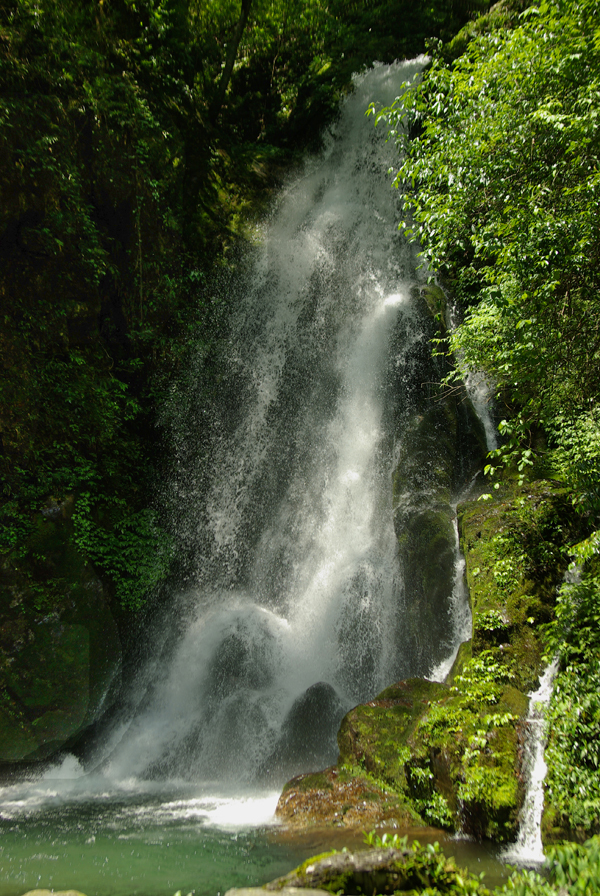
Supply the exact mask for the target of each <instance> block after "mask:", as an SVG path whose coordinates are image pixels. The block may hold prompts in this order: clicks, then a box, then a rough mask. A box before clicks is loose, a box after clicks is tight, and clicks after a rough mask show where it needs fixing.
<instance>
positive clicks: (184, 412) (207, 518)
mask: <svg viewBox="0 0 600 896" xmlns="http://www.w3.org/2000/svg"><path fill="white" fill-rule="evenodd" d="M421 65H422V61H417V62H411V63H401V64H397V65H394V66H391V67H388V66H377V67H376V68H375V69H374V70H372V71H371V72H369V73H368V74H367V75H365V76H362V77H360V78H358V79H357V81H356V89H355V91H354V93H353V94H352V95H351V96H350V97H349V99H348V100H347V101H346V103H345V104H344V106H343V108H342V112H341V116H340V120H339V122H338V124H337V126H336V129H335V132H334V134H333V135H332V136H331V138H330V139H329V141H328V145H327V147H326V150H325V152H324V154H323V155H322V156H321V157H320V158H319V159H318V160H313V161H311V162H310V163H309V164H308V165H307V167H306V169H305V170H304V172H303V173H302V175H301V176H300V177H299V178H297V179H296V180H295V181H294V182H293V183H292V184H290V186H289V187H288V188H287V189H286V190H285V191H284V192H283V194H282V197H281V199H280V202H279V204H278V206H277V208H276V209H275V211H274V213H273V215H272V218H271V219H270V220H269V221H268V222H267V223H266V225H265V227H264V230H263V232H262V235H261V241H260V244H259V245H258V246H257V248H256V249H255V251H254V252H253V253H251V258H250V260H248V261H247V262H246V263H245V275H244V276H243V277H242V279H241V280H240V282H239V283H237V284H236V285H235V290H236V296H237V298H236V301H235V302H232V305H233V307H234V313H233V315H232V323H231V333H230V337H229V343H228V350H227V352H226V357H225V358H224V359H223V361H222V376H221V387H220V388H221V392H220V393H219V396H218V400H217V401H216V402H214V403H213V404H214V406H215V407H214V412H213V413H212V416H211V417H210V426H207V424H206V421H205V420H203V419H200V425H199V424H198V420H199V418H198V417H197V416H196V415H195V414H196V412H195V408H196V407H197V406H199V407H201V408H202V407H205V406H206V405H205V404H204V405H203V404H202V402H201V401H199V400H198V399H197V398H196V396H197V394H198V392H199V391H200V389H201V388H202V383H203V382H204V380H203V379H202V377H203V373H202V363H203V362H202V358H201V357H199V358H198V359H197V361H196V363H195V366H194V370H193V375H192V374H190V382H189V383H188V384H187V386H185V388H184V387H182V388H183V392H181V391H180V392H179V393H178V394H177V395H175V396H174V398H173V406H172V407H170V408H167V410H166V417H168V418H169V419H170V420H171V421H172V422H173V427H174V433H175V435H174V442H175V445H176V457H175V463H174V467H175V469H176V471H177V475H176V476H174V480H173V484H172V487H171V489H172V494H171V503H172V504H173V505H174V506H175V507H176V516H177V521H178V527H179V534H180V544H179V553H180V556H181V559H182V567H183V568H184V569H185V570H186V580H187V585H186V587H185V589H184V590H183V592H182V593H181V594H180V595H174V596H173V598H172V601H173V613H172V620H175V621H176V634H175V635H174V636H173V638H172V643H170V644H169V645H168V648H167V647H164V645H163V647H160V645H159V646H158V647H157V648H156V650H157V653H156V656H155V657H153V658H152V662H149V663H148V664H147V666H145V667H144V669H143V670H142V671H141V672H140V676H139V680H138V682H137V684H136V688H135V689H134V692H135V693H136V694H137V695H138V697H137V698H136V699H135V700H133V698H132V700H131V702H130V707H129V708H131V707H132V706H133V708H134V711H133V712H132V713H130V714H129V715H127V717H126V718H123V719H122V720H119V721H118V722H116V723H115V724H114V727H113V729H112V731H111V732H110V734H109V736H108V738H107V742H105V743H104V744H103V745H102V748H101V749H102V755H103V757H104V758H103V761H102V763H101V767H100V770H99V771H98V772H97V773H96V777H95V779H94V778H93V776H85V777H84V778H83V779H82V778H80V777H79V776H78V774H76V775H75V776H74V777H72V779H70V783H69V782H67V781H66V779H65V778H63V779H61V780H63V785H62V786H63V790H64V792H65V793H66V792H67V791H70V792H71V793H72V794H74V795H76V796H77V795H79V796H81V798H83V795H84V793H85V792H87V791H89V790H93V789H94V788H96V789H97V790H98V791H99V792H100V791H102V792H104V791H107V792H108V791H112V792H120V791H121V792H127V791H129V792H131V791H134V792H136V793H140V794H144V793H151V792H153V790H154V789H155V788H158V789H160V788H161V787H165V786H167V787H170V788H183V791H185V794H186V796H185V799H184V800H183V802H182V806H183V807H184V808H183V809H182V811H187V810H188V809H189V810H190V811H199V812H203V813H204V814H205V815H206V817H209V816H210V817H213V816H214V817H216V816H217V815H218V817H222V813H223V812H227V811H229V810H228V809H227V806H229V805H230V803H229V800H230V798H233V797H235V798H236V799H237V798H239V797H240V795H242V794H243V793H250V792H256V791H259V790H260V791H261V792H262V794H263V796H262V797H261V800H262V802H260V806H261V807H262V808H261V809H260V811H261V812H262V811H263V810H264V806H265V805H270V803H269V802H268V801H269V799H272V797H268V798H267V797H266V796H264V794H265V791H266V790H267V789H270V788H275V787H277V786H278V785H280V784H281V783H282V782H283V781H284V780H285V779H287V778H289V777H291V775H292V774H297V773H298V772H301V771H305V770H309V769H317V768H322V767H323V766H325V765H327V764H330V763H331V762H333V761H335V759H336V756H337V743H336V732H337V729H338V726H339V722H340V720H341V718H342V716H343V715H344V713H345V712H346V711H347V710H348V709H349V708H350V707H351V706H352V705H355V704H356V703H359V702H361V701H364V700H367V699H371V698H372V697H373V696H374V695H375V694H377V693H378V692H379V691H380V690H381V689H382V688H383V687H385V686H387V685H389V684H390V683H391V682H393V681H395V680H398V679H399V678H401V677H405V676H406V675H407V674H416V673H415V669H422V668H423V664H424V662H426V660H425V661H424V660H423V656H422V655H421V656H420V659H419V662H420V664H421V665H420V666H417V665H416V662H417V661H416V659H415V660H414V662H413V660H412V659H411V649H413V648H412V647H411V645H413V644H414V643H416V642H418V641H419V638H418V637H415V630H414V625H415V619H416V621H417V622H416V624H417V625H418V618H419V612H418V610H419V608H416V609H415V611H414V612H413V614H412V616H413V619H412V622H411V625H413V630H412V631H411V632H410V633H408V634H407V631H406V628H407V626H406V623H405V617H404V616H403V613H404V609H405V594H406V588H405V583H404V582H403V572H402V570H401V567H400V563H399V559H398V556H399V555H398V533H397V531H395V529H394V508H393V506H392V495H391V488H390V482H391V477H392V469H393V465H394V450H393V449H394V444H395V441H396V440H397V438H398V431H399V429H400V432H401V431H402V425H403V423H406V422H407V421H408V420H409V419H412V420H414V419H415V417H418V415H419V414H422V413H423V410H422V409H423V406H424V403H425V404H426V403H427V400H428V399H427V396H426V393H427V383H429V382H431V381H432V380H433V379H434V378H435V377H436V372H435V369H434V367H433V366H432V363H433V362H432V360H431V352H430V348H429V345H428V332H429V331H428V330H427V326H428V318H427V315H426V312H425V311H424V308H423V305H422V303H421V302H420V299H419V290H418V289H415V285H417V286H418V275H417V274H416V259H415V253H414V250H413V249H412V248H411V247H410V246H409V245H407V244H406V243H404V241H403V240H402V238H401V237H400V235H399V234H398V231H397V227H396V224H397V220H398V216H399V208H398V201H397V194H396V191H395V190H394V189H393V188H392V187H391V186H390V177H389V169H390V167H392V166H393V165H394V164H395V163H396V162H397V150H396V147H395V146H394V145H393V144H391V143H386V140H385V133H384V132H383V131H381V130H379V131H377V130H375V128H374V127H373V123H372V120H371V119H367V118H366V117H365V114H364V111H365V109H366V108H367V106H368V105H369V103H370V101H371V100H373V99H374V98H375V99H377V100H378V101H380V102H382V103H384V104H390V103H391V102H392V101H393V99H394V98H395V97H396V96H397V94H398V92H399V91H400V88H401V84H402V82H404V81H406V80H410V79H411V78H412V77H413V76H414V75H415V74H416V73H417V72H418V71H419V70H420V67H421ZM240 284H241V285H240ZM429 326H430V324H429ZM211 377H212V378H211ZM208 380H209V381H210V382H211V383H213V382H214V377H213V375H212V373H211V375H210V377H208ZM424 395H425V398H424V397H423V396H424ZM415 396H416V397H415ZM390 406H391V407H392V410H390ZM207 431H208V435H207ZM199 432H202V433H203V435H202V439H203V441H200V442H199V444H198V445H196V442H195V440H196V439H199V435H198V433H199ZM426 466H427V465H426V464H425V467H426ZM427 475H428V474H427V469H424V470H423V471H420V472H419V476H418V479H419V488H418V489H417V490H416V491H414V501H413V503H415V504H416V505H419V504H420V503H421V501H422V499H423V500H428V498H427V495H428V486H427ZM410 494H411V493H410V490H409V491H407V492H406V495H404V494H403V498H406V501H407V502H408V504H407V506H409V507H412V504H411V497H410ZM447 506H450V505H447ZM450 540H451V539H450ZM450 552H452V546H451V545H450ZM457 556H458V555H457ZM462 580H463V576H462V569H461V568H460V562H459V561H457V566H456V569H455V578H454V590H453V591H452V593H449V592H450V590H452V589H451V585H450V588H449V589H448V593H444V594H438V595H437V597H436V600H438V601H440V602H441V603H440V614H439V615H440V618H441V617H442V616H443V618H444V619H449V620H452V617H453V616H454V617H455V618H454V621H450V623H449V624H448V626H447V627H446V628H445V630H444V644H443V645H442V647H441V648H440V645H436V650H437V653H436V662H438V660H439V659H443V658H444V657H445V656H446V660H445V662H446V664H448V662H449V661H450V660H451V658H452V657H453V655H454V654H455V652H456V649H457V646H458V644H459V643H460V641H461V640H463V639H464V636H465V632H463V629H465V631H466V625H467V622H466V621H465V619H463V618H462V616H461V615H460V613H462V611H463V610H464V607H465V605H466V606H467V610H468V603H467V602H466V601H465V599H464V597H465V596H464V593H463V592H462V591H461V588H462ZM459 611H460V612H459ZM432 612H433V613H434V614H435V613H436V612H437V607H436V608H434V609H433V611H432ZM457 614H458V615H457ZM463 615H464V614H463ZM172 620H169V621H172ZM467 621H468V620H467ZM163 628H165V629H166V628H167V625H166V623H165V625H164V626H163ZM417 635H418V633H417ZM411 639H412V640H411ZM430 640H431V633H430V632H427V633H426V637H425V638H423V639H421V640H420V644H419V645H418V646H419V649H421V654H422V653H423V644H426V643H429V641H430ZM157 643H159V642H158V641H157ZM159 650H162V653H159ZM411 663H413V665H411ZM440 668H441V667H440ZM96 757H97V760H98V753H97V754H96ZM63 771H66V772H69V771H71V772H72V771H76V772H77V773H78V771H79V770H78V769H72V768H71V767H69V768H68V769H63ZM48 786H50V784H49V785H48ZM52 786H54V785H53V784H52ZM44 787H45V785H44V786H43V787H42V790H41V791H40V794H41V796H40V798H42V799H43V792H45V790H44ZM46 789H47V788H46ZM77 798H78V797H77ZM190 799H191V803H190ZM264 800H267V802H266V803H265V802H264ZM171 803H172V801H171V800H167V802H166V803H165V805H168V806H170V805H171ZM184 804H185V805H184ZM235 805H237V803H236V804H235ZM235 805H234V804H233V803H232V804H231V806H233V808H232V812H233V814H234V815H235V812H236V811H237V810H236V809H235ZM240 805H241V804H240ZM210 806H213V807H216V808H214V811H213V809H210ZM257 806H259V803H255V801H252V800H250V801H249V802H248V804H247V809H248V811H249V812H254V811H255V810H256V811H259V810H258V809H257V808H256V807H257ZM186 807H187V808H186ZM190 807H191V808H190ZM253 807H254V808H253ZM217 809H218V812H217ZM244 811H245V810H244ZM211 813H212V815H211ZM215 813H216V815H215ZM219 813H221V815H219Z"/></svg>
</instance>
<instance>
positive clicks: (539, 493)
mask: <svg viewBox="0 0 600 896" xmlns="http://www.w3.org/2000/svg"><path fill="white" fill-rule="evenodd" d="M573 517H574V513H573V510H572V508H571V506H570V504H569V502H568V501H567V499H566V496H565V493H564V491H563V490H562V489H560V488H557V487H556V486H554V485H552V484H551V483H548V482H535V483H529V484H528V485H526V486H522V487H518V486H515V485H514V484H511V483H510V482H508V483H506V482H503V483H502V484H501V488H500V489H499V490H498V492H497V496H496V497H495V498H494V499H492V500H490V501H487V502H483V501H470V502H467V503H465V504H461V505H459V507H458V522H459V532H460V539H461V547H462V550H463V553H464V555H465V559H466V571H467V584H468V587H469V594H470V598H471V606H472V610H473V645H472V649H473V654H474V655H476V654H478V653H481V652H482V651H486V650H491V651H493V653H494V654H495V656H496V657H497V659H498V660H499V661H500V662H502V663H504V664H505V665H506V666H507V667H509V668H510V669H511V670H512V671H513V672H514V674H515V676H516V677H515V679H514V683H515V684H516V686H517V687H519V688H520V689H521V690H522V691H524V692H529V691H532V690H534V689H535V688H536V687H537V684H538V680H539V674H540V671H541V668H542V657H543V645H542V642H541V639H540V628H541V626H543V625H544V624H546V623H548V622H550V621H551V619H552V617H553V611H554V604H555V600H556V589H557V588H558V586H559V584H560V582H561V579H562V576H563V574H564V570H565V557H566V555H565V553H564V547H565V544H566V541H567V540H568V538H569V531H570V529H571V527H572V526H575V525H576V521H575V520H574V519H573Z"/></svg>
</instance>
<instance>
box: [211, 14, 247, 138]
mask: <svg viewBox="0 0 600 896" xmlns="http://www.w3.org/2000/svg"><path fill="white" fill-rule="evenodd" d="M251 6H252V0H242V10H241V12H240V17H239V19H238V21H237V24H236V26H235V31H234V33H233V39H232V41H231V43H230V44H229V47H228V50H227V59H226V60H225V68H224V69H223V71H222V72H221V77H220V79H219V83H218V85H217V93H216V95H215V98H214V99H213V101H212V103H211V105H210V109H209V113H208V118H209V121H210V123H211V124H214V123H215V122H216V121H217V119H218V117H219V113H220V112H221V107H222V105H223V102H224V100H225V94H226V92H227V88H228V87H229V82H230V81H231V75H232V74H233V66H234V64H235V58H236V56H237V51H238V47H239V45H240V41H241V39H242V34H243V33H244V28H245V27H246V22H247V21H248V16H249V15H250V7H251Z"/></svg>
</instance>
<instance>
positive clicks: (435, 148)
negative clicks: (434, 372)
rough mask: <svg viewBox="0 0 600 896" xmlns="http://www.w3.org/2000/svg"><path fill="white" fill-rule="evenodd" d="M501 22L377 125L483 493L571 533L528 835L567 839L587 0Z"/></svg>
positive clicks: (591, 61) (586, 356)
mask: <svg viewBox="0 0 600 896" xmlns="http://www.w3.org/2000/svg"><path fill="white" fill-rule="evenodd" d="M507 9H508V10H510V6H509V5H508V4H506V6H505V12H506V10H507ZM512 10H513V13H512V25H513V27H511V28H508V29H507V28H506V27H504V26H505V25H506V15H504V16H503V15H502V9H501V10H500V11H499V12H497V15H496V19H494V17H493V16H490V17H487V18H486V19H485V20H484V21H483V22H482V23H481V26H480V27H479V28H474V27H471V28H470V29H468V31H467V32H466V33H465V34H463V35H462V36H461V37H460V38H457V39H456V40H455V41H453V43H452V44H451V45H450V48H445V50H444V52H439V53H438V54H437V55H436V56H435V57H434V58H433V61H432V63H431V65H430V67H429V68H428V70H427V71H426V73H425V75H424V77H423V78H422V80H421V81H420V83H418V84H417V85H415V87H414V89H413V90H412V91H409V92H408V93H407V94H405V95H404V97H403V98H401V99H399V100H397V102H396V103H395V104H394V106H393V107H392V108H391V109H385V110H380V111H379V113H378V115H379V116H382V117H384V118H385V119H386V120H387V121H388V124H389V127H390V130H391V133H392V134H393V135H394V136H395V137H396V139H397V140H398V142H399V144H400V149H401V152H402V153H403V164H402V166H401V168H400V171H399V174H398V176H397V181H396V182H397V184H398V185H399V186H402V188H403V190H404V191H405V194H404V195H405V205H406V209H407V212H408V214H409V218H408V223H406V224H405V225H403V226H404V228H405V229H406V230H407V231H408V233H409V234H410V235H412V236H413V237H414V238H415V239H418V240H419V242H420V244H421V246H422V248H423V255H424V259H425V262H426V263H427V264H428V265H429V266H430V268H431V270H432V271H433V272H434V273H435V274H436V275H437V276H438V277H439V278H440V279H441V281H442V283H444V284H445V285H446V286H447V287H448V288H449V290H450V291H451V293H452V295H453V296H454V297H455V299H456V301H457V303H458V307H459V312H460V315H461V317H460V323H459V325H458V326H457V327H456V328H455V329H454V330H453V332H452V333H451V335H450V337H449V349H450V350H451V351H452V352H453V353H454V356H455V358H456V359H457V361H458V363H457V374H456V375H458V376H461V375H464V374H465V372H467V371H469V370H474V369H475V370H479V371H482V372H483V373H484V374H485V375H486V376H487V377H488V379H489V381H490V383H492V384H493V386H494V387H495V390H496V397H497V406H498V408H499V409H500V413H501V416H502V417H503V419H502V420H501V422H500V426H499V429H500V433H501V437H502V444H501V446H500V447H499V449H498V450H497V451H495V452H493V453H492V456H491V458H490V463H489V465H488V467H487V472H488V474H489V476H490V477H491V478H492V482H495V485H494V488H496V489H498V488H500V483H499V482H498V481H497V480H498V479H499V478H500V477H502V476H504V478H505V479H506V478H507V477H508V478H510V477H513V476H514V477H515V478H517V479H518V480H519V481H520V483H521V484H523V483H524V482H526V481H528V480H529V481H530V480H532V479H535V478H551V479H553V480H556V481H557V482H558V483H563V485H564V487H565V489H566V490H567V494H568V495H569V496H570V499H571V501H572V504H573V505H574V507H575V508H576V510H577V511H578V513H579V514H580V517H581V526H580V532H581V533H582V535H583V534H586V535H587V537H586V538H585V540H584V541H580V542H579V543H577V544H572V545H571V548H570V550H571V554H572V557H573V560H574V561H575V563H576V564H577V566H574V568H573V575H572V581H571V582H569V583H568V584H565V585H564V586H563V588H562V590H561V593H560V596H559V599H558V604H557V612H556V619H555V621H554V622H553V623H552V624H551V625H550V626H549V627H548V631H547V647H548V655H549V656H551V655H553V654H557V655H558V658H559V661H560V671H559V675H558V679H557V685H556V689H555V694H554V698H553V704H552V707H551V712H550V715H551V719H550V722H551V725H550V747H549V750H548V757H549V760H550V761H549V765H550V770H549V776H548V782H547V793H548V795H549V796H550V797H551V802H552V804H553V810H552V818H547V819H546V824H547V826H548V827H550V828H552V829H553V830H554V832H555V834H556V832H558V831H562V832H565V833H566V832H569V833H571V834H573V833H574V834H576V835H577V836H580V837H581V836H585V834H586V833H590V832H597V831H598V830H600V791H599V789H598V767H599V760H600V756H599V754H598V750H597V744H598V740H599V735H600V703H599V701H598V684H599V682H598V651H599V648H600V641H599V638H600V636H599V634H598V632H599V629H600V626H599V624H598V623H599V620H600V615H599V614H600V610H599V607H600V580H599V578H598V562H599V557H598V554H599V550H600V536H599V534H598V525H599V514H600V497H599V495H600V493H599V483H600V412H599V404H598V402H599V399H600V381H599V379H598V371H599V370H600V363H599V362H600V343H599V340H598V336H599V332H600V265H599V260H600V217H599V216H600V205H599V199H600V165H599V162H600V30H599V29H598V19H597V4H596V3H595V2H593V0H544V2H541V3H540V4H539V5H534V6H531V7H529V8H527V9H525V10H524V11H523V12H521V13H518V14H517V13H515V4H513V5H512ZM495 22H496V25H498V24H499V25H500V27H495ZM461 50H462V51H463V52H462V55H459V56H458V58H456V59H452V58H450V59H449V58H448V57H449V56H450V57H451V56H452V54H453V51H454V52H459V51H461ZM403 127H406V128H407V131H403ZM451 384H452V378H450V379H449V382H448V385H449V386H450V385H451ZM488 497H490V496H488ZM579 538H581V535H580V536H579Z"/></svg>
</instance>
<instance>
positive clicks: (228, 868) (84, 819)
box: [0, 794, 507, 896]
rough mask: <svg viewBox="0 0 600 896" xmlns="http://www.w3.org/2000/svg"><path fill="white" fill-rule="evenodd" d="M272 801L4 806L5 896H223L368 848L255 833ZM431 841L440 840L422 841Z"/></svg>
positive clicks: (489, 869)
mask: <svg viewBox="0 0 600 896" xmlns="http://www.w3.org/2000/svg"><path fill="white" fill-rule="evenodd" d="M268 802H269V801H268V800H267V801H265V800H263V801H262V802H261V801H260V800H257V801H254V802H253V801H251V800H245V801H244V800H218V799H212V800H211V799H209V798H197V797H194V798H188V797H186V798H181V797H180V796H177V795H174V796H169V797H167V798H165V796H164V795H162V796H157V795H139V794H136V795H135V796H125V797H118V796H117V797H115V796H114V795H113V794H98V795H96V796H94V797H93V798H89V796H82V797H81V798H79V799H73V800H71V801H67V802H65V801H64V800H63V799H62V798H61V797H60V796H58V795H56V796H52V795H51V794H47V795H46V799H45V800H43V801H42V802H37V801H36V800H35V799H31V798H24V799H22V800H19V799H18V798H13V799H11V800H10V801H9V802H8V803H3V804H0V814H1V815H2V816H3V817H2V818H0V896H22V894H24V893H26V892H27V891H28V890H32V889H38V888H44V889H53V890H63V889H78V890H80V891H81V892H83V893H85V894H86V896H136V894H139V896H173V894H174V893H176V892H177V891H181V893H182V894H183V896H186V894H189V893H193V894H195V896H217V894H223V893H224V892H225V891H226V890H227V889H229V888H230V887H241V886H254V885H260V884H263V883H265V882H266V881H268V880H271V879H273V878H275V877H278V876H280V875H282V874H285V873H286V872H288V871H289V870H291V869H292V868H293V867H294V866H296V865H297V864H299V863H300V862H302V861H304V859H306V858H308V857H309V856H311V855H314V854H315V853H318V852H321V851H323V850H324V849H329V848H332V847H336V848H342V847H343V846H346V847H348V848H350V849H352V848H357V847H358V846H360V845H361V843H362V834H361V833H360V832H348V831H328V832H323V831H321V832H319V831H312V832H310V833H307V834H306V833H305V834H290V833H289V832H286V831H284V830H281V829H278V828H277V827H275V826H273V825H264V824H263V825H259V826H248V824H247V822H248V820H249V818H250V817H251V815H252V812H253V811H254V812H255V814H256V813H258V814H259V815H260V813H261V812H263V813H264V811H265V807H267V808H268ZM215 819H216V820H220V821H221V826H218V825H215V824H214V821H215ZM236 820H237V822H239V823H240V824H236ZM437 836H438V838H439V832H438V835H437ZM433 838H434V832H429V833H427V832H421V834H420V836H419V839H421V840H422V841H425V840H431V839H433ZM444 849H445V851H446V852H447V853H448V854H453V855H455V856H456V858H457V860H458V861H459V862H461V864H466V865H467V866H468V867H470V869H471V870H472V871H474V872H476V873H479V872H480V871H484V872H485V873H486V881H487V882H488V885H493V884H495V883H498V882H500V880H501V879H503V878H504V877H505V876H506V874H507V870H506V868H505V867H504V866H503V865H501V864H500V863H499V862H498V861H497V860H496V858H495V856H494V855H493V852H492V851H490V850H489V849H485V848H482V847H480V846H476V845H474V844H469V843H466V842H460V841H459V842H450V841H447V842H446V844H445V845H444Z"/></svg>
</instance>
